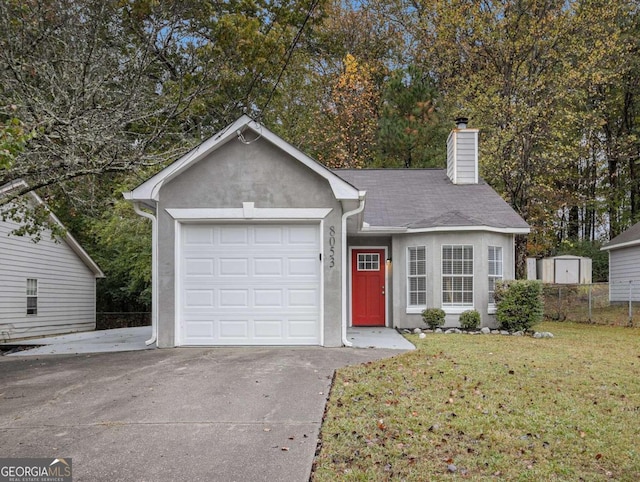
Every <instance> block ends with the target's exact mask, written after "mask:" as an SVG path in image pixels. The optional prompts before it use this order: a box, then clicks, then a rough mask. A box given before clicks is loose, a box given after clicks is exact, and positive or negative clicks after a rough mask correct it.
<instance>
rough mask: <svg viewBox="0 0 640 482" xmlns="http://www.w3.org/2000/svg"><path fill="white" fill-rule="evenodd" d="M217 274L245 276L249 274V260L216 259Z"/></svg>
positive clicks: (222, 275)
mask: <svg viewBox="0 0 640 482" xmlns="http://www.w3.org/2000/svg"><path fill="white" fill-rule="evenodd" d="M218 267H219V269H218V276H220V277H225V276H233V277H239V276H242V277H247V276H249V260H247V259H246V258H220V259H218Z"/></svg>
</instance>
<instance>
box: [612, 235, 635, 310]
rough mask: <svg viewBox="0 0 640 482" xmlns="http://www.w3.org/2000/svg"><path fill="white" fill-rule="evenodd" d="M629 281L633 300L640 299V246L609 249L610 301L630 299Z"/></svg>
mask: <svg viewBox="0 0 640 482" xmlns="http://www.w3.org/2000/svg"><path fill="white" fill-rule="evenodd" d="M629 281H632V290H631V300H632V301H640V246H630V247H628V248H621V249H614V250H611V251H609V296H610V301H629Z"/></svg>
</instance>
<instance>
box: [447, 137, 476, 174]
mask: <svg viewBox="0 0 640 482" xmlns="http://www.w3.org/2000/svg"><path fill="white" fill-rule="evenodd" d="M447 176H448V177H449V179H451V181H452V182H453V183H454V184H475V183H477V182H478V131H477V130H476V129H462V130H455V131H452V132H451V133H450V134H449V138H448V139H447Z"/></svg>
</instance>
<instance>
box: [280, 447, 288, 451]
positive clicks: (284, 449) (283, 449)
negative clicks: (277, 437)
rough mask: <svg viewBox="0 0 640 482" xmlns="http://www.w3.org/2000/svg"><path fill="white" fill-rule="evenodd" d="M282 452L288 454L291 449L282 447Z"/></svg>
mask: <svg viewBox="0 0 640 482" xmlns="http://www.w3.org/2000/svg"><path fill="white" fill-rule="evenodd" d="M280 450H282V451H283V452H288V451H289V447H281V448H280Z"/></svg>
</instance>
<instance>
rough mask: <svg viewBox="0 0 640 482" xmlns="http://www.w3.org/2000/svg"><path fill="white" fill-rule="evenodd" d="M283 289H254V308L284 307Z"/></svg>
mask: <svg viewBox="0 0 640 482" xmlns="http://www.w3.org/2000/svg"><path fill="white" fill-rule="evenodd" d="M283 298H284V297H283V290H281V289H279V290H273V289H254V290H253V300H254V301H253V307H254V308H278V309H280V310H282V308H283Z"/></svg>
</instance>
